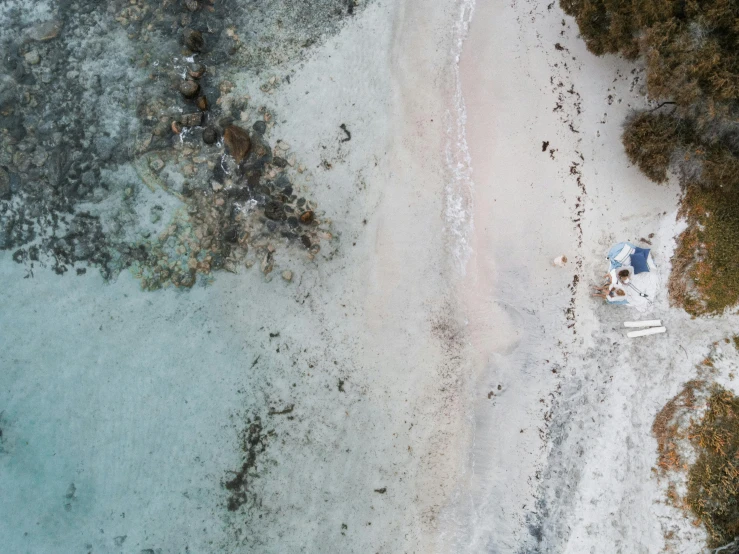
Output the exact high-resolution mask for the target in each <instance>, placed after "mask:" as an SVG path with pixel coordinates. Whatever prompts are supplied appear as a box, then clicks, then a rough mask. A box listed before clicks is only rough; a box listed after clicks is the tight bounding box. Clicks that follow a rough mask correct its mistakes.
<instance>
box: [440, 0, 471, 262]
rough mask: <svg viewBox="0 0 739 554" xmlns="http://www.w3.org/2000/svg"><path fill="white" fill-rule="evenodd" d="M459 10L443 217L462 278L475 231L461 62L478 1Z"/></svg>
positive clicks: (463, 2) (460, 5)
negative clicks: (460, 70)
mask: <svg viewBox="0 0 739 554" xmlns="http://www.w3.org/2000/svg"><path fill="white" fill-rule="evenodd" d="M457 10H458V12H457V13H458V15H457V19H456V21H455V23H454V28H453V41H452V98H451V102H450V107H449V108H448V109H447V111H446V114H445V124H446V145H445V161H446V166H447V172H448V175H447V178H446V184H445V191H444V193H445V199H444V200H445V201H444V217H445V220H446V231H447V233H448V234H449V236H450V239H451V250H452V255H453V257H454V259H455V267H456V268H457V269H458V270H459V272H460V274H461V275H464V274H465V268H466V265H467V260H468V259H469V256H470V254H471V252H472V247H471V245H470V237H471V235H472V230H473V228H474V221H473V211H472V210H473V205H474V203H473V201H474V183H473V180H472V159H471V157H470V152H469V148H468V146H467V136H466V122H467V110H466V108H465V103H464V96H463V95H462V80H461V76H460V73H459V60H460V58H461V56H462V49H463V46H464V41H465V38H466V37H467V32H468V30H469V26H470V21H472V16H473V13H474V11H475V0H460V1H459V3H458V5H457Z"/></svg>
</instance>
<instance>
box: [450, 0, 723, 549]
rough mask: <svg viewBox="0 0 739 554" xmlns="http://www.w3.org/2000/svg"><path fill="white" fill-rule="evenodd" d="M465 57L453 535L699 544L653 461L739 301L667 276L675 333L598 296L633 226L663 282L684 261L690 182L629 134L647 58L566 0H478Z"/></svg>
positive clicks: (461, 539)
mask: <svg viewBox="0 0 739 554" xmlns="http://www.w3.org/2000/svg"><path fill="white" fill-rule="evenodd" d="M460 67H461V78H462V91H463V96H464V101H465V105H466V111H467V129H466V130H467V142H468V144H469V149H470V156H471V166H472V180H473V182H474V233H473V236H472V246H473V248H472V251H473V255H472V257H471V258H470V260H469V264H468V267H467V276H466V278H465V281H464V283H463V285H462V289H463V291H464V295H465V297H466V299H467V300H466V304H465V305H466V308H467V314H468V320H469V331H468V336H469V339H470V340H471V342H472V349H473V351H474V354H475V358H474V368H475V369H474V370H473V373H472V375H473V379H474V384H473V385H472V386H471V391H472V392H471V394H472V398H471V402H470V404H471V406H472V407H473V412H474V415H473V417H472V421H473V422H474V423H473V425H472V427H473V438H472V441H471V446H470V451H471V454H470V458H469V461H468V464H467V470H466V472H465V476H464V477H463V479H462V481H461V485H460V487H459V488H458V489H457V493H456V496H455V501H454V503H453V505H452V507H450V509H449V510H448V511H446V512H445V513H444V521H445V524H446V525H445V527H444V532H443V535H442V545H443V550H444V551H453V552H501V553H503V552H547V553H549V552H572V553H573V554H574V553H582V552H593V553H599V552H658V551H660V550H661V549H662V547H663V545H664V534H665V533H666V532H667V531H668V530H672V531H673V532H674V534H675V536H679V538H678V539H677V540H676V542H675V544H676V545H677V546H678V547H679V548H687V549H688V550H685V551H697V550H698V549H700V546H699V545H700V541H701V539H702V533H701V532H700V530H695V528H691V526H690V525H688V523H687V519H686V518H684V517H683V516H682V515H681V514H680V513H679V512H677V510H675V509H673V508H669V507H667V506H665V505H664V502H663V499H664V496H663V494H664V492H663V488H664V483H662V484H659V483H658V482H657V481H656V479H655V477H654V475H653V474H652V472H651V468H652V467H653V466H654V464H655V456H656V442H655V441H654V438H653V437H652V436H651V432H650V428H651V423H652V421H653V418H654V415H655V414H656V412H657V411H658V410H659V409H660V408H661V406H662V405H664V403H665V402H666V400H667V399H669V398H670V397H671V396H672V395H674V394H675V392H677V390H679V387H680V386H681V384H682V383H683V382H684V381H685V380H687V379H689V378H691V377H692V376H694V375H695V372H696V369H695V364H696V363H697V362H699V361H700V360H701V359H702V357H703V356H705V355H706V352H707V350H708V349H709V346H710V344H711V342H713V341H715V340H720V339H723V338H725V337H727V336H730V335H731V333H732V332H731V326H732V321H734V322H735V318H734V319H729V318H725V319H723V320H715V321H691V320H690V318H689V317H688V316H687V315H686V314H685V313H684V312H681V311H680V310H676V309H672V308H669V307H668V305H667V299H666V294H665V291H664V290H662V291H661V292H660V294H658V297H657V298H656V300H655V302H654V307H653V310H652V313H653V315H654V316H655V317H661V318H663V320H666V321H667V327H668V334H667V335H664V336H659V337H658V338H657V337H651V338H648V339H646V340H645V339H641V340H638V341H631V340H629V339H626V337H625V333H624V332H623V329H622V322H623V321H624V320H626V319H639V318H643V316H641V314H639V313H636V312H634V311H633V309H629V308H615V307H610V308H609V307H605V306H603V305H601V304H600V303H599V302H596V301H595V300H594V299H592V298H590V297H589V287H590V284H591V283H595V282H596V281H597V280H598V279H600V276H601V275H602V274H603V273H604V272H605V271H606V269H607V265H606V261H605V259H604V258H605V253H606V252H607V250H608V248H609V246H610V245H611V244H613V243H615V242H618V241H621V240H631V241H634V242H639V240H640V239H641V238H647V237H651V241H650V242H651V243H652V248H653V253H654V258H655V260H656V261H657V264H658V265H659V268H658V271H659V275H660V278H661V281H662V283H663V285H664V283H665V282H666V279H667V275H668V273H669V257H670V254H671V252H672V248H673V245H674V243H673V237H674V236H675V235H676V233H677V229H678V228H677V225H676V223H675V213H676V205H677V199H678V192H679V191H678V188H677V186H676V185H675V184H674V183H671V184H669V185H667V186H656V185H654V184H653V183H650V182H649V181H647V179H646V178H645V177H644V176H643V175H642V174H641V173H639V172H638V170H637V169H636V168H634V167H631V166H630V164H629V163H628V160H627V159H626V156H625V154H624V151H623V147H622V146H621V143H620V134H621V125H622V122H623V120H624V117H625V116H626V115H627V114H628V112H629V111H630V110H631V109H634V108H641V107H644V105H645V100H644V96H643V94H644V90H643V87H644V78H643V72H642V70H641V68H639V67H638V66H636V65H634V64H631V63H626V62H624V61H623V60H619V59H617V58H615V57H606V58H596V57H594V56H593V55H591V54H589V53H588V52H587V51H586V50H585V46H584V43H583V42H582V41H581V40H580V39H579V37H578V35H577V27H576V25H575V24H574V22H573V21H572V19H571V18H568V17H566V16H564V14H563V13H562V12H561V10H560V9H559V7H558V5H557V4H556V2H552V3H551V4H549V5H547V4H546V3H541V2H533V1H517V2H507V1H503V0H479V1H478V2H477V5H476V7H475V14H474V17H473V19H472V22H471V25H470V30H469V35H468V38H467V41H466V43H465V46H464V51H463V54H462V58H461V64H460ZM643 245H644V246H647V244H646V243H644V244H643ZM562 254H564V255H566V256H567V258H568V259H569V262H568V263H567V264H566V266H565V267H563V268H557V267H554V266H553V265H552V263H551V262H552V260H553V259H554V258H555V257H557V256H559V255H562ZM734 324H735V323H734ZM678 345H682V346H683V347H684V348H682V349H680V348H678ZM729 350H732V349H731V348H729ZM730 354H731V355H732V356H733V357H731V358H730V359H731V360H733V361H729V360H727V363H726V364H725V367H724V368H723V369H722V371H720V372H718V373H719V374H718V375H717V377H716V378H717V379H718V380H719V381H722V382H724V383H730V379H728V378H727V375H729V374H730V371H731V370H732V368H736V356H735V355H734V353H730ZM729 386H731V387H732V388H734V389H735V390H736V388H737V386H736V384H730V385H729ZM660 487H662V488H660Z"/></svg>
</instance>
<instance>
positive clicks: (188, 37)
mask: <svg viewBox="0 0 739 554" xmlns="http://www.w3.org/2000/svg"><path fill="white" fill-rule="evenodd" d="M182 37H183V40H184V42H185V46H187V47H188V48H189V49H190V50H192V51H193V52H200V51H202V49H203V47H205V40H203V33H201V32H200V31H196V30H195V29H185V32H184V33H183V35H182Z"/></svg>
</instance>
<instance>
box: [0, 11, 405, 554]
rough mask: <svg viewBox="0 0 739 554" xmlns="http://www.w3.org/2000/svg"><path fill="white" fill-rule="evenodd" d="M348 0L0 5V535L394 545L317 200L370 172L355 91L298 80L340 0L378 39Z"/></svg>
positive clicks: (335, 265)
mask: <svg viewBox="0 0 739 554" xmlns="http://www.w3.org/2000/svg"><path fill="white" fill-rule="evenodd" d="M365 4H366V3H363V5H362V6H359V5H355V3H354V2H353V1H349V2H347V1H345V0H335V1H330V0H329V1H323V0H321V1H316V2H311V3H310V4H303V3H298V4H296V3H293V2H272V3H269V4H260V3H252V2H244V1H241V0H189V1H180V0H178V1H176V2H175V1H165V2H149V1H148V0H139V1H138V2H130V1H129V0H125V1H110V2H105V3H100V2H96V1H84V0H80V1H73V2H67V1H54V0H48V1H41V0H39V1H33V2H20V1H18V2H15V1H8V2H4V3H2V5H1V6H0V23H1V25H0V27H1V28H2V29H3V31H2V33H0V38H1V39H2V46H1V47H2V53H3V63H4V71H3V73H2V77H0V79H1V80H2V88H1V89H0V133H2V141H0V248H2V250H1V251H0V274H1V275H2V278H3V282H4V283H5V285H4V286H3V288H2V292H0V489H2V490H3V494H2V495H0V545H2V547H0V550H1V551H2V552H8V553H10V552H13V553H14V552H30V553H47V552H134V553H137V554H138V553H146V554H149V553H168V552H173V553H174V552H177V553H181V552H238V551H242V552H254V551H258V552H320V551H325V550H323V548H324V545H334V546H332V550H333V551H345V552H366V551H370V549H372V548H374V547H375V546H377V545H378V544H385V545H386V546H387V547H388V548H389V549H390V550H396V547H397V548H400V547H399V546H398V544H399V542H398V541H401V540H402V536H403V535H402V534H400V533H399V532H398V527H399V526H402V525H403V522H402V520H400V519H399V518H398V514H399V513H401V511H402V510H403V509H404V506H405V505H406V504H407V503H408V501H407V498H406V497H405V496H403V494H401V493H399V494H397V495H393V494H388V495H387V496H383V495H384V492H382V493H378V492H374V491H375V490H383V489H384V488H387V482H388V481H389V477H388V476H389V475H390V474H391V473H392V471H391V470H390V469H388V468H387V467H386V466H385V461H386V460H391V459H394V458H393V456H394V448H395V446H394V445H392V444H390V443H388V442H387V441H385V440H384V439H385V434H386V432H387V430H388V429H393V428H394V426H395V425H401V426H403V427H405V422H403V421H400V422H395V421H393V420H392V418H391V416H390V414H389V413H388V412H387V410H385V409H384V408H383V407H382V405H381V404H380V403H378V402H369V401H367V397H368V395H370V396H371V395H375V394H376V391H375V390H374V388H373V387H377V386H379V385H377V384H375V383H372V382H367V378H366V375H371V374H372V372H371V368H372V365H373V364H377V365H380V364H382V363H383V360H382V359H381V360H379V361H371V360H370V361H363V358H362V357H361V356H360V355H359V354H361V352H362V345H361V341H360V340H359V338H358V337H360V336H361V332H362V328H361V325H362V322H361V321H355V320H353V319H352V315H351V314H352V313H354V314H356V313H358V312H359V311H360V310H361V306H357V305H352V304H351V302H350V300H351V285H350V284H347V282H348V279H347V275H351V274H353V273H354V271H355V269H354V266H355V265H359V264H358V262H357V260H352V259H351V258H350V257H348V255H347V254H346V253H345V249H342V248H341V244H342V243H341V234H342V233H344V235H345V241H349V242H347V244H350V243H351V242H350V241H351V240H352V237H351V236H350V232H351V233H353V232H354V230H353V228H352V227H351V226H349V225H338V224H335V223H334V221H333V220H334V219H338V222H339V223H341V222H342V221H349V220H350V221H353V222H354V225H355V226H359V227H360V228H361V226H362V223H361V221H362V217H367V216H366V208H365V203H366V204H369V205H373V204H376V193H375V192H365V193H362V192H361V189H359V188H358V190H359V192H357V191H356V190H354V188H352V187H355V186H356V187H359V185H355V180H356V179H355V176H354V175H353V170H352V169H349V168H345V167H342V166H341V161H342V159H344V158H346V157H351V156H352V155H353V154H351V153H350V152H349V151H348V149H349V147H350V146H351V145H352V144H353V143H350V142H349V140H351V139H352V133H355V134H354V140H355V142H356V140H357V135H356V132H357V131H356V129H357V126H355V125H354V124H352V123H351V121H354V120H351V119H348V117H349V115H350V113H351V112H350V111H349V110H350V109H351V102H352V99H351V98H346V99H344V98H339V99H334V98H333V97H329V98H331V100H330V102H332V103H333V104H332V105H333V106H334V108H333V111H332V113H331V114H330V116H331V119H329V117H328V116H322V117H321V118H319V117H318V115H313V116H311V117H313V120H312V121H305V122H303V121H301V119H300V118H301V117H304V112H308V111H309V112H310V113H312V114H323V112H322V111H321V110H319V107H320V106H319V107H312V108H311V110H312V111H310V110H299V109H297V107H296V102H295V101H294V100H290V99H291V98H292V99H294V98H299V99H301V102H302V105H303V106H309V105H310V104H311V102H314V100H313V98H314V97H315V98H316V100H315V102H317V103H321V98H322V97H324V96H322V95H324V94H326V91H325V89H323V88H321V87H324V86H325V85H323V84H322V83H320V81H321V80H322V78H323V74H322V73H321V72H322V71H331V70H332V69H333V68H332V67H331V66H330V65H326V63H327V62H325V59H328V58H330V56H324V57H323V58H321V57H320V56H319V57H318V61H316V60H314V58H315V52H316V51H318V50H319V49H320V48H323V47H325V45H327V44H329V45H332V46H331V48H337V49H340V50H341V51H342V52H344V57H345V58H346V59H349V58H352V57H356V52H355V51H353V50H352V48H354V46H352V40H351V37H344V38H342V36H341V33H342V32H343V31H344V30H345V29H346V28H347V27H348V26H350V25H352V24H354V22H355V20H356V19H358V18H360V17H362V18H364V19H362V20H361V21H363V22H365V23H363V25H364V26H365V27H366V29H365V30H364V31H362V30H360V35H361V33H364V35H367V34H373V36H374V37H380V38H382V40H385V41H386V42H387V41H388V39H387V36H386V35H387V33H388V31H386V30H384V29H385V28H387V26H386V25H385V26H384V28H380V30H379V32H376V29H375V27H382V24H383V23H384V21H385V19H386V18H387V16H386V13H387V12H388V10H387V9H384V10H378V9H376V8H373V7H372V5H371V3H370V6H366V5H365ZM365 12H368V15H367V16H365V15H364V14H365ZM369 12H371V13H369ZM383 33H385V35H383ZM364 35H361V36H360V38H361V40H362V41H366V40H367V39H366V37H365V36H364ZM360 42H361V41H360ZM357 48H358V47H357ZM333 59H338V60H342V59H344V58H342V57H341V56H337V55H334V58H333ZM322 60H324V61H322ZM337 63H339V62H337ZM340 63H343V62H340ZM311 64H314V65H313V66H311ZM322 64H323V65H322ZM306 65H307V66H310V68H309V69H307V70H305V69H304V68H305V67H306ZM347 65H348V64H347ZM380 65H381V60H378V61H372V60H370V61H368V62H367V63H365V64H364V66H363V67H362V68H356V69H355V70H354V71H356V72H357V74H359V73H360V72H362V73H366V72H367V71H379V69H377V68H378V67H380ZM343 79H344V80H345V81H347V82H348V81H350V80H351V79H354V80H355V82H357V79H356V75H355V74H350V73H347V74H346V76H345V77H343ZM377 82H378V83H381V82H384V83H387V79H384V81H382V80H380V79H377ZM373 86H374V85H370V86H364V89H365V91H366V92H365V94H366V95H367V97H368V98H380V99H382V95H383V94H387V91H386V89H384V88H377V90H375V89H374V88H373ZM377 86H378V87H380V85H377ZM296 87H305V90H303V89H301V90H300V91H297V89H296ZM346 90H349V92H352V89H351V87H349V86H347V88H346ZM309 92H313V93H314V94H313V96H312V97H308V93H309ZM286 99H287V100H286ZM324 104H325V102H324ZM372 109H374V107H372ZM342 110H344V111H342ZM345 117H346V118H347V119H344V118H345ZM319 119H320V120H319ZM367 119H369V117H368V118H367ZM375 121H380V123H381V122H382V120H381V119H378V118H375ZM346 123H349V124H348V125H347V124H346ZM301 125H302V128H301ZM308 125H310V126H309V127H307V126H308ZM364 128H365V129H366V128H368V127H364ZM369 128H370V130H371V127H369ZM317 135H320V136H321V137H322V139H321V140H323V138H324V137H328V138H326V139H325V140H326V141H328V140H330V142H331V145H332V148H333V149H334V150H332V152H330V153H326V148H325V143H324V146H323V148H321V146H320V145H318V144H316V143H317V142H319V141H318V139H316V136H317ZM245 137H248V138H245ZM245 143H246V144H247V145H245ZM363 155H365V154H363V153H361V152H359V153H358V154H357V156H363ZM366 155H367V156H369V155H370V154H366ZM360 161H361V160H360ZM332 166H335V167H333V169H332ZM330 169H332V171H330V172H329V170H330ZM321 172H323V173H325V176H324V177H323V178H322V179H320V180H319V179H317V178H316V177H315V174H316V173H319V174H320V173H321ZM363 177H364V178H367V179H372V178H374V177H375V176H374V174H373V173H372V170H369V171H366V172H364V174H363ZM342 183H350V184H351V187H348V186H346V185H344V186H343V188H341V187H340V186H339V185H341V184H342ZM332 186H333V187H334V188H333V190H332V188H331V187H332ZM362 194H363V196H362ZM352 199H355V200H352ZM352 202H353V203H352ZM354 240H357V237H354ZM337 298H346V299H347V300H344V301H343V303H340V302H337V301H336V300H337ZM360 363H362V364H365V365H368V366H370V370H368V371H364V368H362V369H363V371H359V368H358V367H357V366H358V364H360ZM383 386H384V385H383ZM403 410H404V409H402V408H401V409H400V411H399V413H401V414H402V413H403ZM350 415H351V417H350ZM411 427H412V426H411ZM357 460H364V463H363V465H362V467H363V469H362V471H361V472H358V471H357ZM349 498H351V499H354V500H353V501H352V502H351V503H350V504H348V505H347V502H346V499H349ZM383 498H384V499H386V500H385V506H384V509H383V510H379V509H378V510H375V508H374V503H376V502H377V501H378V499H383ZM347 506H348V507H347ZM370 526H374V527H370ZM385 534H387V535H388V537H389V538H383V536H384V535H385ZM399 537H400V538H399Z"/></svg>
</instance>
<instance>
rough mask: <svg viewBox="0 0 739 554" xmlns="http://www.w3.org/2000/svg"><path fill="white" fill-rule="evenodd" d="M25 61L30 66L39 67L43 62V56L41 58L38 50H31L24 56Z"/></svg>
mask: <svg viewBox="0 0 739 554" xmlns="http://www.w3.org/2000/svg"><path fill="white" fill-rule="evenodd" d="M23 59H24V60H26V63H27V64H29V65H37V64H38V63H39V62H40V61H41V56H39V53H38V52H37V51H36V50H31V51H30V52H27V53H26V55H25V56H23Z"/></svg>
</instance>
